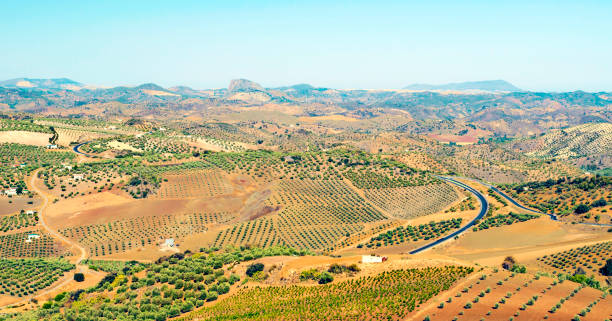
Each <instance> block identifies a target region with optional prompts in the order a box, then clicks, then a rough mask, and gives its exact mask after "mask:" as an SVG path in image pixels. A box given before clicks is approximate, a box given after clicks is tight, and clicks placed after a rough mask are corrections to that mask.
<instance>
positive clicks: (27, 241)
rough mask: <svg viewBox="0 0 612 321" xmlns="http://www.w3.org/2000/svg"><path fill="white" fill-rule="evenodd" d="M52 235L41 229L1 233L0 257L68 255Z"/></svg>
mask: <svg viewBox="0 0 612 321" xmlns="http://www.w3.org/2000/svg"><path fill="white" fill-rule="evenodd" d="M68 254H70V253H68V251H67V250H66V249H65V248H64V247H63V246H62V245H61V244H60V243H59V242H58V241H56V240H55V239H53V238H52V237H51V236H49V235H47V234H44V233H42V232H40V231H32V232H25V233H15V234H5V235H0V257H7V258H17V257H23V258H27V257H50V256H61V255H68Z"/></svg>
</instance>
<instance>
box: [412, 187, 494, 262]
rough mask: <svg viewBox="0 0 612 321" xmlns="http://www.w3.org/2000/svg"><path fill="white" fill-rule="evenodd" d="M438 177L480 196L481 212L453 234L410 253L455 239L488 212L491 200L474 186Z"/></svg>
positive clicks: (477, 196)
mask: <svg viewBox="0 0 612 321" xmlns="http://www.w3.org/2000/svg"><path fill="white" fill-rule="evenodd" d="M437 177H438V178H440V179H443V180H445V181H447V182H449V183H451V184H453V185H457V186H459V187H461V188H464V189H466V190H467V191H469V192H470V193H472V194H474V195H475V196H476V198H478V201H479V202H480V212H479V213H478V215H477V216H476V217H474V219H472V220H471V221H470V222H469V223H468V224H467V225H465V226H464V227H462V228H460V229H458V230H456V231H455V232H453V233H451V234H449V235H447V236H444V237H442V238H439V239H437V240H435V241H433V242H431V243H428V244H425V245H423V246H421V247H419V248H416V249H414V250H412V251H410V252H409V253H410V254H417V253H420V252H423V251H425V250H427V249H430V248H432V247H434V246H436V245H438V244H440V243H443V242H446V241H448V240H450V239H453V238H454V237H455V236H458V235H460V234H462V233H463V232H465V231H467V230H468V229H469V228H470V227H472V226H474V224H476V222H477V221H478V220H480V219H481V218H483V217H484V216H485V214H487V211H488V210H489V202H488V201H487V199H486V198H485V197H484V195H482V194H481V193H480V192H479V191H477V190H476V189H474V188H472V187H470V186H468V185H466V184H464V183H461V182H459V181H456V180H454V179H452V178H450V177H443V176H437Z"/></svg>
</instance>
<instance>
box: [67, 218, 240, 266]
mask: <svg viewBox="0 0 612 321" xmlns="http://www.w3.org/2000/svg"><path fill="white" fill-rule="evenodd" d="M228 216H229V214H228V213H193V214H189V215H165V216H142V217H136V218H131V219H125V220H116V221H112V222H110V223H108V224H95V225H81V226H74V227H68V228H66V229H63V230H61V231H60V232H61V233H62V234H63V235H64V236H66V237H68V238H70V239H74V240H75V241H77V242H78V243H80V244H82V245H83V246H85V247H86V248H87V250H88V251H89V253H90V255H91V256H105V255H110V254H114V253H120V252H125V251H130V250H132V249H136V248H142V247H145V246H151V245H152V246H158V247H160V246H161V244H162V243H163V242H164V240H166V239H182V238H184V237H185V236H187V235H192V234H197V233H202V232H205V231H206V230H207V229H208V228H207V226H209V225H212V224H215V223H218V222H219V221H220V220H223V219H226V217H228ZM230 217H231V216H230Z"/></svg>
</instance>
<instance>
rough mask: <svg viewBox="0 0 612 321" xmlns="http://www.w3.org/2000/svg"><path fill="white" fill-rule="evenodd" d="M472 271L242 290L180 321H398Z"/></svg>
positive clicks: (406, 272)
mask: <svg viewBox="0 0 612 321" xmlns="http://www.w3.org/2000/svg"><path fill="white" fill-rule="evenodd" d="M472 271H473V270H472V268H465V267H456V266H446V267H439V268H425V269H409V270H394V271H389V272H383V273H381V274H379V275H376V276H368V277H360V278H356V279H352V280H350V281H345V282H341V283H334V284H328V285H322V286H314V287H309V286H285V287H262V288H255V289H249V290H242V291H240V292H238V293H237V294H235V295H233V296H231V297H229V298H227V299H225V300H223V301H220V302H219V303H217V304H215V305H213V306H210V307H208V306H207V307H204V308H203V309H201V310H199V311H196V312H193V313H191V314H189V315H187V316H185V317H184V318H182V320H214V319H236V318H243V319H249V320H304V319H305V320H399V319H403V318H404V317H406V316H407V315H408V314H409V313H410V312H411V311H413V310H414V309H415V308H417V307H418V306H420V305H421V304H423V303H424V302H426V301H427V300H428V299H430V298H431V297H434V296H436V295H437V294H439V293H440V292H442V291H445V290H447V289H448V288H449V287H450V286H451V285H452V284H453V283H455V282H456V281H457V280H458V279H460V278H462V277H464V276H466V275H468V274H470V273H472ZM277 298H282V300H278V299H277Z"/></svg>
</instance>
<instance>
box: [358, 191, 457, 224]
mask: <svg viewBox="0 0 612 321" xmlns="http://www.w3.org/2000/svg"><path fill="white" fill-rule="evenodd" d="M365 196H366V198H367V199H368V200H369V201H370V202H372V203H373V204H375V205H376V206H378V207H380V208H382V209H383V210H385V211H386V212H387V213H389V214H390V215H392V216H393V217H396V218H401V219H409V218H414V217H418V216H425V215H429V214H433V213H436V212H439V211H441V210H443V209H444V208H446V207H448V206H449V205H450V204H451V203H453V202H454V201H456V200H457V198H458V195H457V193H456V192H455V189H454V188H453V187H451V186H450V185H448V184H446V183H438V184H428V185H423V186H413V187H395V188H381V189H366V190H365Z"/></svg>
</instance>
